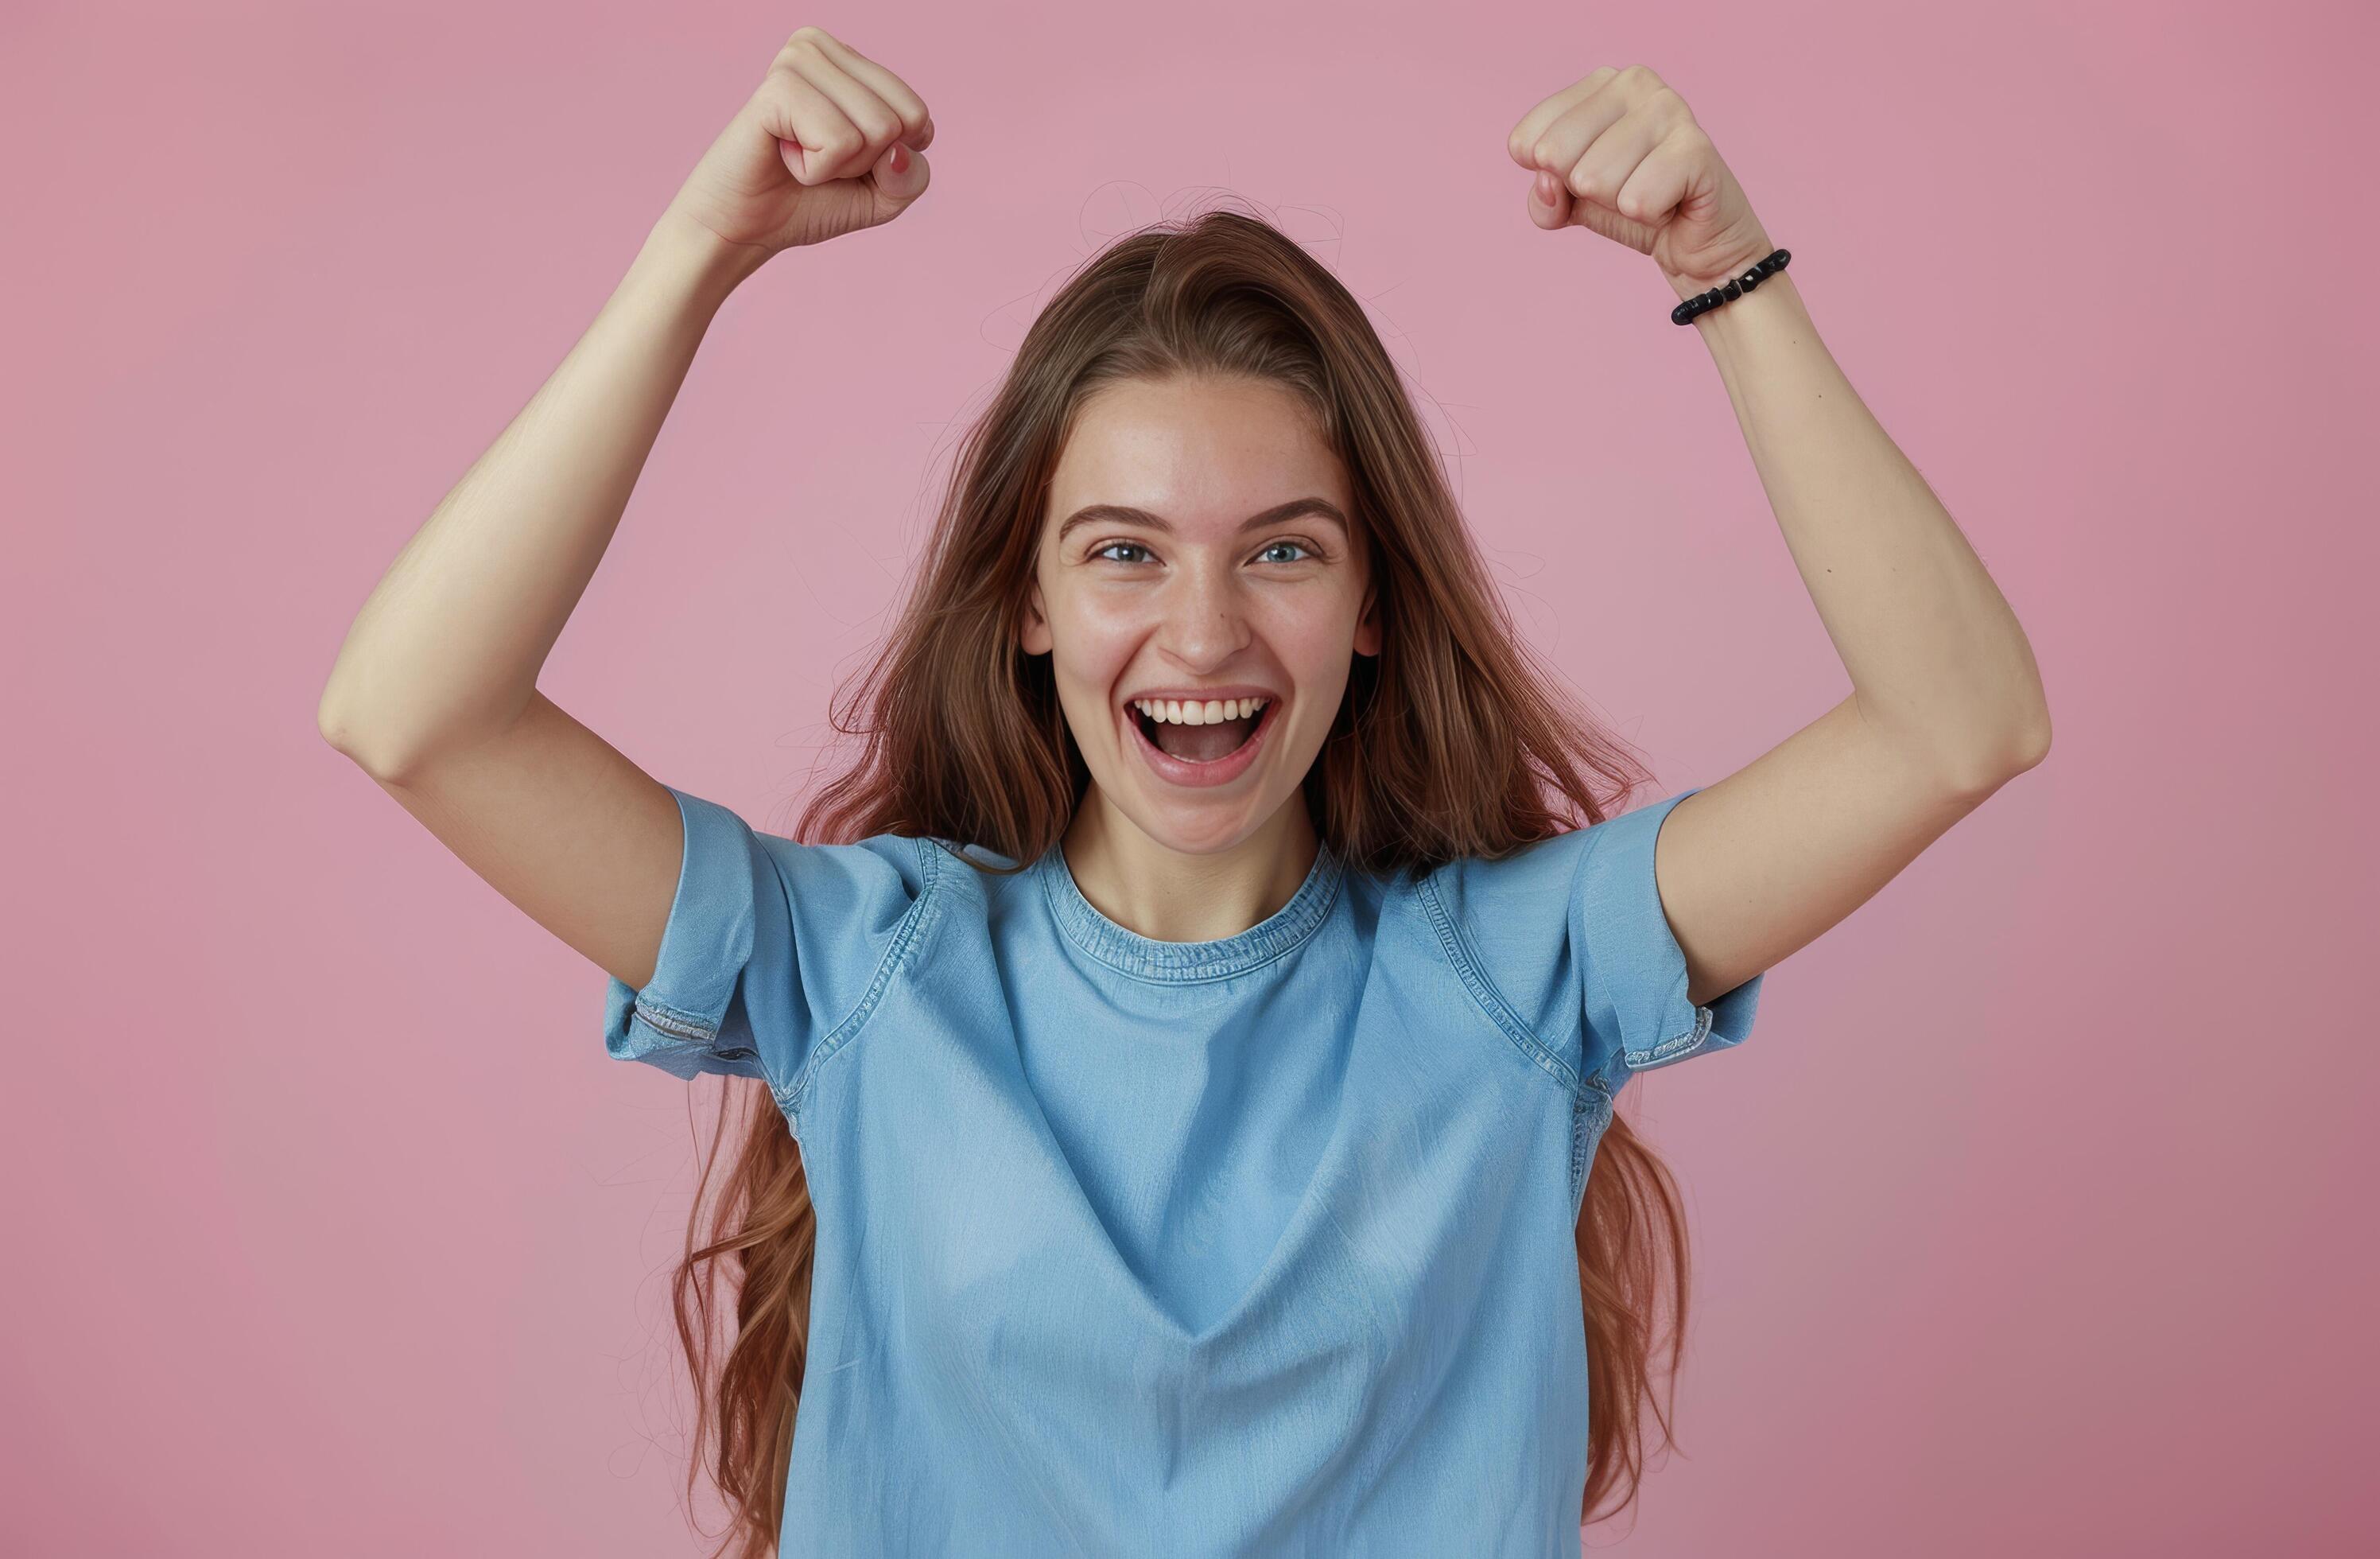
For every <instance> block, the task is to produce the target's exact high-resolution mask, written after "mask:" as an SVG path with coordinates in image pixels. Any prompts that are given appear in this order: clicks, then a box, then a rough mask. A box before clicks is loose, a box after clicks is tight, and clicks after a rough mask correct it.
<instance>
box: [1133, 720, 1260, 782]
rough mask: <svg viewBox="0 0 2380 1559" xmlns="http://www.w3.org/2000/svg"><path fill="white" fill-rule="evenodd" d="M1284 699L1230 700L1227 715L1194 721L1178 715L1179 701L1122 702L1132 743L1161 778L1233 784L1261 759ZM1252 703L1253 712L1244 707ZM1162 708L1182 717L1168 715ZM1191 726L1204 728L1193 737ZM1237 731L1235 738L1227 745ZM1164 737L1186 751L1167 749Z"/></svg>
mask: <svg viewBox="0 0 2380 1559" xmlns="http://www.w3.org/2000/svg"><path fill="white" fill-rule="evenodd" d="M1249 705H1255V706H1257V707H1256V709H1255V712H1254V713H1253V714H1249V713H1240V712H1241V711H1242V710H1244V709H1245V708H1246V707H1247V706H1249ZM1180 708H1181V706H1180V705H1178V704H1170V705H1169V704H1168V703H1166V702H1164V701H1161V700H1147V699H1135V700H1133V701H1132V702H1130V703H1127V704H1125V705H1123V714H1122V718H1123V722H1124V724H1125V725H1129V726H1131V727H1132V735H1131V737H1130V741H1131V744H1132V746H1133V747H1134V748H1135V749H1138V751H1139V753H1140V756H1141V761H1143V762H1145V763H1147V765H1148V767H1149V769H1150V771H1151V772H1152V773H1155V774H1156V775H1157V777H1158V778H1160V779H1161V780H1164V781H1165V782H1166V783H1168V784H1169V785H1183V786H1210V785H1228V784H1230V783H1231V782H1232V781H1233V780H1235V779H1237V778H1239V777H1240V775H1242V774H1244V773H1247V771H1248V767H1249V765H1250V764H1252V763H1254V762H1255V761H1257V753H1258V752H1260V751H1261V750H1262V749H1263V748H1264V745H1265V740H1266V738H1267V737H1269V735H1270V734H1271V731H1272V727H1273V723H1274V720H1275V718H1276V716H1277V715H1278V714H1279V713H1280V710H1281V700H1279V699H1271V698H1268V699H1261V700H1255V699H1249V700H1227V701H1226V702H1225V705H1224V707H1223V709H1222V710H1221V711H1220V713H1221V714H1223V716H1224V718H1222V719H1220V720H1214V721H1202V722H1198V723H1196V724H1193V723H1191V722H1189V721H1186V720H1184V719H1181V718H1179V717H1178V712H1179V711H1180ZM1160 711H1164V712H1166V713H1176V714H1177V717H1176V718H1174V719H1165V718H1163V717H1162V714H1160V713H1159V712H1160ZM1192 731H1196V732H1198V733H1199V734H1198V735H1196V736H1195V737H1193V736H1191V735H1189V734H1188V733H1190V732H1192ZM1233 737H1236V738H1238V739H1237V741H1236V743H1233V745H1230V746H1228V747H1226V746H1225V745H1224V744H1225V743H1227V742H1232V740H1233ZM1161 742H1172V743H1174V744H1175V745H1176V746H1177V747H1179V748H1180V749H1181V751H1180V752H1179V753H1174V752H1168V751H1166V750H1165V749H1164V747H1162V746H1160V743H1161Z"/></svg>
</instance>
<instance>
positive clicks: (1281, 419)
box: [1044, 379, 1353, 535]
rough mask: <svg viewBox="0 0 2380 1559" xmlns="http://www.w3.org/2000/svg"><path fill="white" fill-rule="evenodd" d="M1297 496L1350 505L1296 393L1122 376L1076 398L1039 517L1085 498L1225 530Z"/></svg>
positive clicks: (1338, 471)
mask: <svg viewBox="0 0 2380 1559" xmlns="http://www.w3.org/2000/svg"><path fill="white" fill-rule="evenodd" d="M1306 493H1320V494H1322V495H1323V496H1326V497H1329V498H1331V499H1333V500H1335V501H1336V502H1337V503H1338V504H1339V505H1340V507H1341V508H1342V510H1345V509H1351V508H1352V507H1353V505H1352V503H1351V502H1350V498H1351V494H1350V493H1349V490H1348V481H1347V471H1346V467H1345V465H1344V463H1343V462H1342V461H1341V460H1340V458H1339V457H1338V455H1337V454H1336V453H1335V452H1334V451H1333V450H1332V449H1331V448H1330V445H1328V444H1326V443H1324V442H1323V439H1322V434H1321V430H1320V429H1319V428H1318V427H1317V426H1316V425H1315V420H1314V416H1313V413H1312V412H1311V411H1310V410H1309V409H1308V408H1307V407H1306V405H1305V401H1304V400H1302V399H1300V398H1299V397H1298V396H1294V395H1293V394H1291V393H1290V392H1289V391H1287V390H1284V389H1281V388H1280V387H1279V386H1277V385H1273V384H1263V383H1261V382H1257V381H1248V380H1231V381H1222V382H1218V381H1214V380H1180V379H1177V380H1172V381H1168V382H1166V383H1164V384H1150V383H1148V382H1147V381H1143V380H1127V381H1124V382H1123V383H1120V384H1111V385H1109V386H1107V387H1106V388H1104V389H1102V390H1100V391H1099V393H1098V394H1097V395H1095V396H1091V397H1090V398H1089V399H1088V400H1087V401H1086V402H1084V404H1083V407H1082V408H1081V410H1080V411H1079V413H1078V414H1077V415H1076V417H1075V427H1074V431H1073V432H1072V433H1071V434H1070V435H1069V436H1068V438H1067V440H1066V445H1065V448H1064V450H1063V451H1062V453H1061V454H1060V456H1059V458H1058V469H1057V471H1056V473H1055V475H1054V476H1053V478H1052V480H1051V482H1050V506H1049V512H1048V514H1047V515H1046V516H1045V517H1044V523H1045V526H1046V525H1047V523H1048V522H1049V521H1050V520H1053V519H1055V518H1057V517H1059V516H1062V515H1068V514H1072V513H1073V512H1074V511H1075V509H1077V508H1080V507H1082V506H1083V505H1086V504H1118V505H1128V506H1130V507H1133V508H1141V509H1147V510H1148V511H1150V512H1151V513H1153V514H1158V515H1161V516H1163V517H1165V518H1167V519H1169V520H1171V521H1172V522H1173V524H1174V525H1175V526H1176V527H1177V528H1179V529H1180V530H1182V531H1183V532H1184V533H1185V534H1189V535H1207V534H1229V533H1231V532H1233V531H1234V530H1236V529H1237V528H1238V526H1239V524H1240V522H1241V521H1242V520H1244V519H1245V518H1247V517H1248V516H1249V515H1251V514H1254V513H1256V512H1257V511H1258V510H1260V509H1266V508H1269V507H1271V506H1272V505H1275V504H1278V503H1280V502H1281V501H1282V500H1284V499H1288V498H1294V497H1299V496H1303V495H1305V494H1306Z"/></svg>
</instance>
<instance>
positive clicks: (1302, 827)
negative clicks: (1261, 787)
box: [1061, 786, 1322, 942]
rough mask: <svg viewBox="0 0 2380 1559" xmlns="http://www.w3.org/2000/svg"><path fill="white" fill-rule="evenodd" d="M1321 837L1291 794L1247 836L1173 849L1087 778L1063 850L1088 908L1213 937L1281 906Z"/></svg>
mask: <svg viewBox="0 0 2380 1559" xmlns="http://www.w3.org/2000/svg"><path fill="white" fill-rule="evenodd" d="M1321 843H1322V841H1321V836H1320V835H1319V834H1316V833H1315V831H1314V821H1313V819H1312V818H1310V817H1308V816H1307V815H1306V811H1305V795H1304V793H1303V792H1293V793H1292V795H1291V796H1290V798H1289V800H1288V801H1287V803H1286V804H1284V805H1283V806H1282V807H1281V809H1280V810H1278V811H1276V812H1275V813H1274V814H1273V815H1272V816H1271V817H1270V818H1269V819H1267V820H1266V821H1265V822H1263V823H1261V824H1259V825H1258V826H1257V829H1256V830H1255V831H1254V832H1253V833H1251V834H1248V835H1247V837H1245V838H1244V839H1241V840H1239V841H1237V842H1235V843H1231V844H1227V845H1224V846H1220V847H1216V848H1210V849H1200V850H1187V849H1179V848H1176V847H1174V846H1172V845H1169V844H1166V843H1164V842H1163V841H1161V840H1160V839H1158V838H1157V837H1155V836H1153V835H1152V834H1150V833H1148V832H1147V830H1145V829H1143V828H1142V827H1141V826H1140V825H1139V824H1138V823H1136V822H1133V820H1132V819H1131V818H1129V817H1127V816H1125V815H1124V814H1123V812H1122V811H1120V810H1117V809H1116V808H1115V807H1114V806H1113V805H1112V804H1111V803H1110V802H1109V801H1108V799H1107V798H1106V796H1105V794H1104V793H1103V792H1102V791H1100V789H1099V786H1090V787H1089V788H1088V789H1087V791H1086V792H1085V793H1084V796H1083V804H1082V806H1080V807H1079V808H1077V809H1076V810H1075V818H1074V822H1071V823H1069V824H1068V825H1067V828H1066V834H1065V837H1064V839H1063V841H1062V845H1061V848H1062V849H1063V851H1064V852H1065V861H1066V869H1067V870H1068V871H1071V872H1073V873H1074V877H1075V886H1076V887H1078V888H1080V889H1081V890H1082V893H1083V896H1084V897H1085V898H1087V899H1089V900H1090V901H1091V907H1093V908H1095V909H1097V910H1098V911H1099V913H1100V914H1102V915H1105V916H1106V917H1107V918H1108V919H1109V920H1113V921H1114V922H1115V923H1116V924H1118V925H1120V926H1122V927H1123V928H1124V929H1125V930H1127V931H1133V932H1139V933H1140V934H1141V935H1143V936H1147V937H1154V938H1155V939H1157V940H1158V941H1160V942H1216V941H1220V940H1221V939H1222V938H1224V937H1227V936H1237V935H1238V934H1239V933H1240V932H1244V931H1246V930H1247V929H1248V928H1249V927H1251V926H1254V925H1257V924H1259V923H1261V922H1263V921H1264V920H1269V919H1270V918H1271V917H1272V916H1273V915H1275V914H1278V913H1279V912H1280V910H1281V907H1282V906H1283V905H1286V904H1287V903H1288V902H1289V901H1290V900H1291V899H1292V898H1293V897H1295V896H1296V895H1297V890H1298V889H1299V888H1300V887H1301V886H1303V885H1304V883H1305V879H1306V876H1307V874H1308V873H1309V872H1310V871H1313V869H1314V859H1315V855H1316V853H1317V852H1318V850H1319V849H1320V848H1321Z"/></svg>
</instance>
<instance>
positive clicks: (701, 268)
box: [317, 215, 757, 773]
mask: <svg viewBox="0 0 2380 1559" xmlns="http://www.w3.org/2000/svg"><path fill="white" fill-rule="evenodd" d="M705 238H708V235H705V234H702V233H700V232H698V231H695V230H692V229H690V227H689V226H688V225H686V224H684V223H683V222H682V220H681V219H679V218H677V217H675V216H674V215H665V216H664V217H663V218H662V221H661V222H659V223H657V224H656V225H654V226H653V227H652V229H651V230H650V233H649V234H648V236H647V238H646V240H645V242H644V244H643V246H642V247H641V248H640V249H639V250H638V251H637V256H636V258H635V260H634V261H633V262H631V264H630V265H629V267H628V270H627V273H626V274H625V276H624V277H623V278H622V280H621V282H620V285H619V286H618V287H616V288H615V289H614V290H613V293H612V296H611V298H609V299H608V300H607V301H606V302H605V303H604V305H603V307H602V309H601V311H599V312H598V314H597V315H596V318H595V320H594V323H592V324H590V325H589V327H588V329H587V331H586V333H585V334H584V335H581V336H580V337H579V339H578V342H577V345H576V346H574V347H572V348H571V350H570V352H569V354H568V355H567V356H566V357H565V358H564V359H563V361H562V363H561V365H560V366H559V367H558V368H556V369H555V370H554V371H553V376H552V377H551V378H549V379H548V380H547V381H546V382H545V384H544V385H543V386H542V387H541V388H540V389H539V390H538V392H537V394H536V395H535V396H532V397H530V399H529V401H528V405H527V406H526V407H524V408H522V409H521V411H520V413H519V415H517V416H516V417H515V418H514V419H513V420H512V422H511V423H510V425H509V426H507V427H506V428H505V429H504V432H502V433H501V434H500V435H498V437H497V438H496V440H495V442H494V443H493V444H492V445H490V446H489V448H488V449H487V451H486V452H485V453H484V454H482V455H481V456H480V458H479V459H478V460H477V461H476V462H475V463H474V464H473V465H472V467H471V469H469V470H468V471H467V472H465V473H464V475H463V477H462V480H460V481H457V482H456V483H455V487H454V489H453V491H451V492H449V493H447V494H446V496H445V498H444V499H443V501H442V502H441V503H440V504H439V505H438V507H437V508H436V510H435V511H433V512H432V513H431V516H430V518H429V519H428V520H427V521H425V522H424V523H423V524H422V526H421V528H420V529H419V530H417V531H416V532H415V533H414V535H413V537H412V539H411V540H409V541H408V542H407V543H406V544H405V547H404V549H403V550H402V551H401V552H399V553H398V554H397V556H396V559H395V562H394V563H392V564H391V565H390V566H389V567H388V570H387V572H386V573H385V574H384V575H383V577H382V579H381V580H380V582H379V584H378V585H377V586H376V587H375V588H374V589H373V591H372V592H371V594H370V597H368V598H367V599H366V601H365V602H364V604H363V607H362V609H361V610H360V611H359V612H358V615H357V616H356V619H355V622H354V623H353V625H352V626H351V627H349V628H348V630H347V637H346V643H345V644H344V645H343V646H342V647H341V648H340V651H339V655H338V659H337V661H336V662H335V663H334V665H333V667H332V671H331V676H330V680H329V682H328V684H327V685H326V686H325V687H324V688H323V690H322V703H321V707H320V709H319V711H318V714H317V719H318V724H319V725H321V728H322V734H323V736H324V737H327V738H328V739H330V740H331V741H332V742H333V743H334V745H335V746H337V747H338V748H339V749H340V750H342V751H344V752H346V753H348V754H349V755H350V756H352V757H354V758H355V759H356V760H357V761H358V762H359V763H362V764H363V765H364V766H365V767H367V768H369V769H371V770H373V771H374V772H375V773H395V772H397V771H399V770H401V769H403V768H404V767H406V766H407V765H410V764H413V763H416V762H418V761H420V760H421V758H422V757H424V756H425V755H427V754H429V753H431V752H434V751H437V750H440V749H444V748H446V747H449V746H454V745H468V744H469V743H471V742H474V741H477V740H479V739H480V737H484V736H487V735H491V734H492V733H494V732H496V731H499V730H502V729H504V727H505V726H506V725H509V723H510V722H511V721H512V720H514V719H515V718H516V717H517V716H518V715H519V713H520V712H521V710H522V709H523V708H524V707H525V706H526V705H527V704H528V700H529V698H530V696H531V695H532V694H533V693H534V692H535V690H536V687H537V677H538V673H539V671H540V668H541V667H542V666H543V665H544V664H545V657H546V655H547V654H548V653H549V652H551V651H552V650H553V643H554V640H555V639H558V638H559V637H560V636H561V633H562V628H563V625H564V624H565V623H566V622H567V621H568V620H569V618H570V614H571V612H572V610H573V609H574V608H576V607H577V604H578V600H579V597H580V595H581V594H582V593H583V592H584V591H586V589H587V584H588V581H589V579H592V578H593V577H594V573H595V567H596V565H597V564H598V563H600V562H601V560H602V556H603V549H604V548H605V547H606V546H607V545H608V544H609V543H610V542H611V539H612V533H613V530H615V529H616V528H617V526H618V524H619V521H620V516H621V514H622V512H623V511H624V510H625V508H626V506H627V502H628V494H629V493H630V492H631V491H633V490H634V488H635V486H636V482H637V476H638V474H639V473H640V472H641V471H642V470H643V469H644V463H645V459H646V457H647V456H648V455H650V453H651V451H652V446H653V441H654V439H655V438H656V437H657V436H658V435H659V434H660V432H661V426H662V421H663V420H665V419H666V418H667V417H668V415H669V410H670V407H671V405H672V404H673V403H674V401H675V399H676V397H677V393H678V389H679V386H680V385H681V384H683V383H684V382H685V378H686V370H687V368H688V367H689V366H690V365H691V364H692V362H693V360H694V354H695V351H696V348H697V347H699V346H700V345H701V341H702V336H703V333H704V332H705V331H706V330H707V329H708V328H709V327H710V320H711V318H712V317H713V315H714V314H715V313H716V312H717V311H718V308H719V306H720V304H721V303H722V301H724V300H725V298H726V297H727V295H728V293H729V292H731V291H732V290H733V289H734V287H735V285H736V284H737V283H738V282H740V281H741V280H742V279H743V277H744V276H746V275H748V274H751V272H752V270H753V269H755V268H756V266H757V257H756V256H754V255H751V254H747V253H744V252H741V251H733V250H727V249H726V248H725V247H724V246H722V245H720V244H719V243H718V242H717V240H715V239H710V241H708V242H703V241H700V240H702V239H705Z"/></svg>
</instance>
